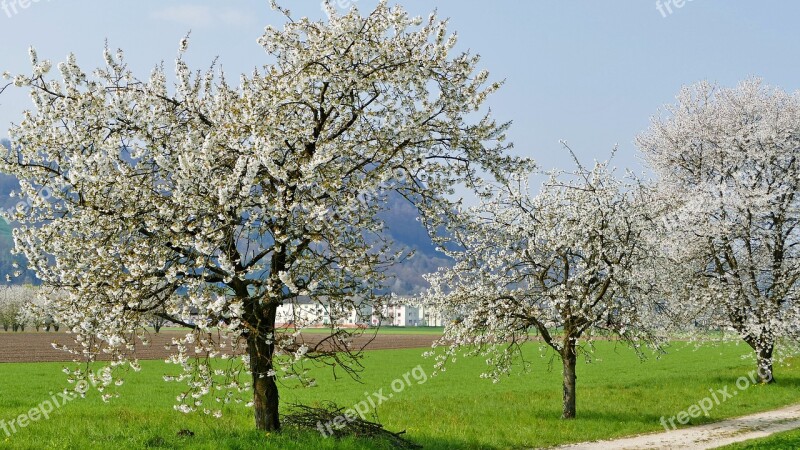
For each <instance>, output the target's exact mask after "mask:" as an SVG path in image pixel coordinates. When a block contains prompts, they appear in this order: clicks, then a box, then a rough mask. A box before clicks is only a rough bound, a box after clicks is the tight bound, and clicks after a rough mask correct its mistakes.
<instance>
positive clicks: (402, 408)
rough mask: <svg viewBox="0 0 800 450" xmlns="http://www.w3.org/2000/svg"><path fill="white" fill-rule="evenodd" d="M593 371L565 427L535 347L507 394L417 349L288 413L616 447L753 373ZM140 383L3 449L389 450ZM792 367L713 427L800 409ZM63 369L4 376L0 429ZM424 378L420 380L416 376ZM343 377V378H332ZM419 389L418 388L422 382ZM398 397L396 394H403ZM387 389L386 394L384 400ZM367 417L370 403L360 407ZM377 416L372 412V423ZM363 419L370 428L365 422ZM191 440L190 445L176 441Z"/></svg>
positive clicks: (432, 442) (294, 397) (291, 399)
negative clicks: (210, 410)
mask: <svg viewBox="0 0 800 450" xmlns="http://www.w3.org/2000/svg"><path fill="white" fill-rule="evenodd" d="M596 345H597V353H596V355H595V357H594V360H593V362H592V363H586V362H582V363H581V365H580V367H579V372H578V419H576V420H574V421H568V422H566V421H562V420H560V419H559V415H560V409H561V404H560V400H561V385H560V383H561V380H560V378H561V376H560V365H559V364H558V361H555V360H554V361H553V366H552V369H551V370H549V369H548V363H549V362H550V357H549V355H546V356H544V357H542V356H540V352H539V350H538V347H537V346H535V345H529V346H528V347H527V348H526V351H527V353H528V355H527V356H528V359H529V360H530V362H531V363H532V366H531V372H529V373H515V374H512V375H511V376H509V377H507V378H504V379H503V380H501V382H500V383H496V384H495V383H492V382H491V381H488V380H485V379H481V378H479V377H478V375H479V373H480V372H481V370H482V369H483V368H484V365H483V363H482V361H481V360H479V359H463V358H462V359H460V360H459V361H458V362H457V363H455V364H450V365H449V366H448V367H447V370H446V372H444V373H442V374H440V375H437V376H436V377H432V376H430V375H431V373H432V368H431V365H432V360H430V359H424V358H421V356H420V354H421V350H420V349H408V350H380V351H370V352H366V353H365V360H364V365H365V366H366V370H365V371H364V372H363V373H362V378H361V383H358V382H356V381H353V380H351V379H349V378H347V377H344V378H339V379H338V380H334V379H333V376H332V373H331V370H330V369H328V368H316V369H312V373H313V374H314V376H316V377H317V386H315V387H312V388H298V387H295V386H294V385H292V384H286V385H285V386H284V387H283V388H282V391H281V401H282V402H283V405H288V404H289V403H304V404H313V403H314V402H316V401H319V400H332V401H335V402H336V403H338V404H339V405H341V406H345V407H354V406H356V405H359V402H365V401H366V400H367V397H370V398H372V399H373V401H374V402H378V400H377V399H376V398H375V395H374V394H375V393H382V395H384V396H386V395H387V394H388V393H392V394H393V396H392V398H391V399H387V400H385V401H383V403H382V404H380V405H378V406H377V408H376V409H375V410H374V411H375V412H376V413H377V418H378V419H379V420H380V422H381V423H383V424H384V425H385V426H386V428H387V429H390V430H393V431H400V430H406V431H407V437H408V438H409V439H411V440H413V441H415V442H417V443H419V444H422V445H424V446H425V448H433V449H445V448H509V447H541V446H548V445H556V444H560V443H566V442H578V441H585V440H595V439H609V438H614V437H621V436H625V435H631V434H637V433H645V432H656V431H659V430H663V427H662V425H661V424H660V418H661V417H662V416H666V417H669V416H674V415H676V414H677V413H679V412H680V411H684V410H687V408H689V407H690V406H691V405H693V404H696V403H697V402H698V401H700V400H701V399H702V398H704V397H707V396H709V395H710V391H709V389H722V388H724V387H725V386H729V389H736V388H735V382H736V380H737V378H739V377H741V376H743V375H746V374H747V373H748V372H750V371H751V370H752V367H751V366H752V365H753V364H752V363H751V362H750V361H749V360H746V359H742V358H741V356H742V355H743V354H747V352H748V350H747V348H746V347H745V346H741V345H740V346H735V345H722V346H714V347H703V348H701V349H699V350H695V349H694V348H693V347H692V348H689V347H687V346H686V345H685V344H676V346H674V347H673V348H672V349H671V350H670V352H669V354H668V355H666V356H664V357H662V358H661V359H655V358H651V359H648V360H647V361H645V362H639V360H638V359H637V358H636V357H635V356H634V355H633V354H632V352H631V351H630V350H628V349H627V348H624V347H621V346H615V345H614V344H613V343H610V342H600V343H597V344H596ZM420 364H421V367H422V369H423V370H424V371H425V374H426V375H427V376H428V379H427V381H425V382H424V383H421V384H420V383H418V382H417V381H418V379H416V378H414V377H412V376H409V377H407V379H408V383H406V382H405V381H403V389H402V392H397V393H395V392H393V391H392V389H391V386H392V384H391V383H392V381H393V380H403V375H404V374H407V373H411V372H410V371H412V369H413V368H414V367H416V366H418V365H420ZM142 366H143V370H142V372H140V373H131V374H129V375H128V376H127V377H126V383H125V384H124V385H123V386H122V387H120V388H119V392H120V394H121V397H120V398H117V399H113V400H112V401H111V402H110V403H103V402H102V401H101V400H100V399H99V396H98V395H97V393H95V392H92V393H90V394H89V396H88V398H86V399H76V400H73V401H71V402H69V403H67V404H66V405H64V406H63V407H62V408H59V409H57V410H55V411H54V412H53V413H51V417H50V419H49V420H39V421H36V422H32V423H31V424H30V425H28V426H27V427H26V428H24V429H21V430H19V431H18V432H17V433H15V434H13V435H12V436H11V437H6V436H5V434H4V433H3V432H2V430H0V444H3V445H0V447H3V448H5V447H8V448H31V449H33V448H62V449H73V448H74V449H82V448H97V449H100V448H119V449H124V448H193V449H194V448H199V449H204V448H208V449H212V448H234V449H235V448H242V449H244V448H253V447H255V446H259V448H276V449H277V448H289V449H292V448H298V449H301V448H320V449H325V448H331V449H333V448H344V449H361V448H381V447H384V448H388V446H387V445H386V443H375V442H372V441H366V440H356V439H350V440H346V441H335V440H333V439H326V438H323V437H321V435H320V434H319V433H315V432H298V431H294V430H286V432H285V433H281V434H279V435H274V434H273V435H271V436H269V437H267V438H265V437H264V436H263V435H262V434H261V433H258V432H255V431H253V430H252V419H251V411H250V410H248V409H246V408H244V407H243V406H241V405H230V406H227V407H225V408H224V416H223V418H222V419H214V418H211V417H207V416H203V415H196V414H192V415H184V414H181V413H179V412H176V411H174V410H173V408H172V405H173V404H174V401H175V396H176V395H177V394H178V393H179V392H180V391H181V386H180V385H178V384H175V383H166V382H164V381H163V379H162V376H163V375H164V374H168V373H169V374H174V373H175V372H176V367H175V366H171V365H165V364H164V363H163V362H160V361H143V362H142ZM796 366H797V364H792V365H791V366H781V367H779V368H778V369H777V371H776V377H777V379H778V383H776V384H774V385H771V386H753V387H750V388H748V389H746V390H742V391H740V392H738V394H737V395H736V396H735V397H733V398H731V399H729V400H727V401H725V402H723V403H721V404H720V405H715V406H714V408H713V409H712V410H711V411H710V412H709V416H708V417H699V418H694V419H692V421H691V424H699V423H707V422H710V421H716V420H720V419H723V418H726V417H732V416H739V415H743V414H748V413H752V412H757V411H764V410H768V409H772V408H777V407H780V406H784V405H787V404H791V403H795V402H797V401H800V394H799V393H798V392H800V390H798V387H800V369H798V368H796ZM62 367H63V364H62V363H26V364H2V365H0V377H2V380H3V383H2V385H0V386H2V387H0V420H6V422H8V421H9V420H11V419H13V418H15V417H17V416H18V415H20V414H24V413H26V412H27V411H28V410H30V408H32V407H35V406H36V405H37V404H39V403H40V402H42V401H44V400H47V399H48V398H50V395H51V394H50V392H55V391H58V390H60V389H61V388H62V387H65V386H67V383H66V381H65V376H64V374H63V373H61V371H60V369H61V368H62ZM417 374H418V375H419V374H420V372H419V369H418V370H417ZM337 375H340V376H341V375H342V374H341V372H337ZM420 379H421V378H420ZM396 386H399V384H396ZM381 389H383V391H380V390H381ZM361 405H364V403H361ZM370 412H372V411H370ZM367 418H368V419H375V417H373V416H371V415H370V416H368V417H367ZM181 430H191V431H192V432H193V433H194V435H193V436H189V437H186V436H179V435H178V433H179V431H181Z"/></svg>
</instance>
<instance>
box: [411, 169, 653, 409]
mask: <svg viewBox="0 0 800 450" xmlns="http://www.w3.org/2000/svg"><path fill="white" fill-rule="evenodd" d="M510 186H511V187H495V188H493V189H490V192H489V193H488V196H487V198H486V199H485V200H484V201H483V202H482V203H481V204H480V205H479V206H476V207H473V208H470V209H468V210H466V211H463V213H462V214H461V216H460V220H459V221H458V222H457V223H456V224H454V225H451V232H452V234H453V240H454V242H453V243H451V245H450V246H445V248H446V249H448V250H447V252H448V254H449V255H450V256H451V257H452V258H453V259H454V260H455V265H454V266H453V267H452V268H446V269H440V271H439V272H437V273H435V274H431V275H429V277H428V280H429V281H430V283H431V288H430V290H429V291H428V292H427V293H426V295H424V296H423V297H422V298H421V301H422V302H423V303H425V304H428V305H430V306H432V307H435V308H437V309H439V310H440V311H441V312H442V313H443V314H444V315H445V316H446V317H453V318H454V320H453V321H452V322H451V323H449V324H447V325H446V327H445V332H444V336H443V337H442V338H441V339H440V340H439V341H438V342H437V343H436V344H435V346H441V347H444V351H441V352H438V351H436V350H434V351H432V352H430V353H431V354H436V355H437V360H438V361H437V367H439V368H442V367H443V365H444V364H445V362H446V361H447V360H448V359H449V358H454V357H455V356H456V355H457V354H458V353H459V352H460V351H461V349H462V348H464V349H465V350H464V351H465V354H466V355H481V356H484V357H486V362H487V364H488V365H489V370H488V371H487V372H486V373H484V374H483V376H484V377H488V378H492V379H493V380H494V381H497V380H498V379H499V377H500V376H501V375H503V374H506V373H508V372H510V370H511V369H512V365H513V363H514V362H515V361H516V360H519V359H520V358H522V359H523V360H524V357H523V356H524V353H525V351H526V349H530V347H523V346H522V345H521V344H523V343H525V342H528V341H530V340H531V333H534V334H537V335H538V337H539V338H540V339H541V340H542V341H543V342H544V343H545V344H546V345H547V346H549V347H550V348H552V350H554V351H555V353H556V354H557V355H558V357H559V358H560V359H561V361H562V363H563V388H564V397H563V400H564V403H563V416H562V417H563V418H565V419H570V418H574V417H575V414H576V405H575V403H576V363H577V358H578V355H579V352H580V351H581V350H588V349H589V348H588V347H586V346H585V345H586V344H587V343H588V342H590V341H591V339H592V338H593V335H594V334H595V333H596V332H598V331H601V332H603V333H611V335H616V336H619V337H620V338H621V339H623V340H625V341H628V342H630V343H631V344H632V346H633V348H634V349H636V350H637V352H639V353H640V354H642V355H643V353H642V352H641V351H642V350H643V347H642V345H643V344H646V343H650V344H654V345H655V346H658V345H659V344H660V342H661V338H660V337H659V336H657V335H656V333H655V332H654V331H653V330H654V329H655V328H654V327H652V326H651V324H652V323H655V322H654V320H655V319H656V318H657V317H658V311H657V308H656V307H655V306H653V304H651V302H650V300H651V296H650V294H651V292H652V288H653V286H652V285H651V281H650V280H651V279H650V277H649V276H647V274H648V263H649V262H651V255H652V252H651V249H650V248H649V246H648V242H649V239H647V238H646V237H645V232H646V229H647V223H648V217H649V213H648V208H647V206H648V205H647V202H645V201H643V199H644V198H646V197H643V195H644V192H645V191H644V190H642V189H640V188H639V186H637V185H636V184H628V183H627V182H625V181H623V180H620V179H618V178H615V177H614V175H613V170H611V169H610V168H609V167H608V165H607V163H598V164H596V165H595V166H594V168H592V169H585V168H583V167H579V169H578V170H576V171H575V172H574V173H571V174H565V173H553V174H551V177H550V179H549V181H548V182H546V183H545V184H544V185H543V186H542V190H541V192H540V193H539V194H538V195H536V196H535V197H532V196H531V195H530V194H529V192H528V188H527V187H526V185H525V182H518V183H515V184H513V185H510ZM452 244H455V245H452Z"/></svg>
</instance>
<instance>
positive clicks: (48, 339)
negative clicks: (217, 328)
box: [0, 331, 437, 363]
mask: <svg viewBox="0 0 800 450" xmlns="http://www.w3.org/2000/svg"><path fill="white" fill-rule="evenodd" d="M184 334H185V333H183V332H180V331H162V332H161V333H158V334H152V335H151V344H150V345H149V346H147V347H144V346H139V347H138V348H137V350H136V355H137V357H138V358H139V359H165V358H166V357H167V356H168V355H169V354H171V353H172V351H171V350H167V349H166V348H165V346H166V345H168V344H169V343H170V342H172V338H174V337H181V336H183V335H184ZM325 336H326V335H325V334H322V333H310V334H304V335H303V338H304V340H305V342H306V343H308V344H309V345H313V344H315V343H316V342H319V340H321V339H322V338H324V337H325ZM436 337H437V336H435V335H412V334H399V335H393V334H378V335H375V334H373V333H365V334H364V335H362V336H359V337H358V338H356V339H355V340H354V342H353V343H354V346H355V347H356V348H361V347H362V346H365V345H366V347H365V350H383V349H398V348H423V347H430V345H431V343H432V342H433V341H434V340H435V339H436ZM72 338H73V335H70V334H66V333H36V332H34V333H28V332H26V333H11V332H2V331H0V363H4V362H41V361H72V360H73V355H71V354H70V353H67V352H65V351H62V350H56V349H54V348H53V345H52V344H53V343H54V342H55V343H58V344H62V345H70V346H72V344H73V341H72ZM100 359H103V358H100Z"/></svg>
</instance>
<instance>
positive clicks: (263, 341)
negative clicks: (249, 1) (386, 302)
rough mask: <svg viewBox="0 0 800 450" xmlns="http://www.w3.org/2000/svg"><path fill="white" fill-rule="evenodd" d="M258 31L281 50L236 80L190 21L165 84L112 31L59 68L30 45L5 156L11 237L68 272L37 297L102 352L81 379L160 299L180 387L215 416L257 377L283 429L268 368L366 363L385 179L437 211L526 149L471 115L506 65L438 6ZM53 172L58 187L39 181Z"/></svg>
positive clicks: (261, 406) (91, 349) (52, 273)
mask: <svg viewBox="0 0 800 450" xmlns="http://www.w3.org/2000/svg"><path fill="white" fill-rule="evenodd" d="M284 12H285V13H286V15H287V16H289V13H288V11H285V10H284ZM258 42H259V44H260V45H261V46H263V48H264V49H265V50H266V52H267V53H268V55H269V57H270V61H274V62H271V63H269V64H268V65H265V66H264V67H263V68H262V69H261V70H259V71H256V72H254V73H253V74H252V75H243V76H242V77H241V79H240V83H239V86H236V87H235V86H233V85H231V84H229V82H228V81H227V80H226V79H225V77H224V75H223V74H222V73H221V72H220V73H215V70H214V68H213V67H212V69H210V70H208V71H205V72H192V71H190V69H189V67H188V66H187V64H186V63H185V62H184V60H183V57H182V55H183V52H185V51H186V49H187V45H188V40H184V41H182V42H181V48H180V52H181V56H179V57H178V59H177V61H176V70H175V76H176V83H175V86H174V88H171V87H170V86H169V83H168V81H167V78H168V77H167V74H166V72H165V70H164V68H163V67H156V68H155V69H154V70H153V71H152V74H151V76H150V77H149V79H147V80H140V79H137V78H136V77H135V76H134V75H133V74H132V73H131V71H130V70H129V69H128V68H127V66H126V65H125V63H124V58H123V55H122V52H121V51H118V52H116V53H114V52H111V51H109V50H106V52H105V59H106V66H105V67H102V68H99V69H97V70H95V71H94V72H93V73H92V74H87V73H86V72H84V70H82V69H81V68H80V67H79V65H78V64H77V62H76V59H75V57H74V56H69V57H68V58H67V60H66V61H65V62H63V63H61V64H59V65H58V72H59V73H60V77H52V76H51V75H50V71H51V64H50V62H49V61H46V60H39V59H38V57H37V54H36V52H35V51H33V50H31V60H32V64H33V72H32V74H28V75H19V76H17V77H16V78H15V79H14V83H15V84H16V85H17V86H22V87H28V88H29V89H30V94H31V98H32V99H33V103H34V109H33V110H32V111H28V112H26V113H25V117H24V118H23V120H22V121H21V122H20V123H19V124H18V125H15V126H14V127H13V128H12V129H11V132H10V136H11V138H12V149H13V150H12V151H11V152H10V153H9V154H8V155H7V156H6V157H5V158H4V159H3V162H2V164H1V166H2V167H0V168H2V170H3V171H6V172H8V173H12V174H14V175H16V176H17V177H18V178H19V179H20V184H21V195H23V196H26V197H28V198H31V199H33V201H32V205H31V207H30V209H29V210H28V211H25V212H24V214H23V212H19V213H18V214H16V215H15V217H14V220H17V221H19V222H20V223H21V224H23V226H22V227H20V228H19V229H17V230H15V242H16V248H17V249H18V251H20V252H22V253H23V254H24V255H25V256H26V258H27V260H28V261H29V262H30V266H31V267H32V268H34V269H35V270H36V273H37V275H38V276H39V278H41V280H42V281H43V282H44V284H45V285H46V286H47V287H51V288H57V289H59V290H60V292H62V293H64V295H63V296H61V297H57V298H56V300H53V301H52V302H51V304H50V305H48V308H49V311H51V312H52V313H53V314H54V315H55V316H56V320H58V321H59V322H60V323H62V324H64V325H65V326H66V327H67V328H68V329H70V330H71V331H72V332H73V333H75V334H76V340H77V342H78V343H79V346H77V349H78V350H77V351H79V353H80V354H81V355H82V356H83V357H85V358H88V359H89V360H92V359H94V357H95V356H96V355H97V354H98V353H99V352H107V353H109V354H111V355H112V356H113V358H112V362H111V363H110V365H109V366H108V367H107V370H104V371H101V372H100V373H101V376H99V377H98V378H99V379H97V380H92V381H94V382H95V383H96V384H97V385H98V386H99V388H100V389H105V388H106V387H108V386H109V384H110V383H114V382H115V381H117V382H119V380H118V379H117V376H116V375H115V374H116V373H117V370H116V369H121V368H122V367H125V365H127V364H129V365H131V366H133V368H134V369H137V368H138V365H137V364H136V360H135V355H134V354H133V352H134V351H135V348H136V346H137V345H141V344H140V341H139V340H138V339H143V340H144V341H146V340H147V335H146V331H145V325H146V324H147V319H148V317H150V315H151V314H157V315H159V316H161V317H163V318H165V319H166V320H169V321H170V322H173V323H176V324H183V325H186V326H189V327H191V328H192V331H191V332H190V333H188V334H187V335H186V336H185V337H184V338H183V339H180V340H175V341H174V347H175V348H176V353H175V354H174V356H173V357H172V359H171V360H172V362H174V363H177V364H179V365H180V366H181V367H182V368H183V370H182V372H181V375H179V376H177V377H176V379H177V380H180V381H185V382H186V383H187V385H188V390H187V391H186V392H185V393H184V395H183V396H182V398H181V399H180V400H181V402H180V404H179V405H176V407H178V408H179V409H180V410H183V411H192V410H200V411H203V412H205V413H207V414H214V415H219V414H220V412H219V410H215V408H214V406H213V405H214V404H215V402H214V399H216V400H217V401H222V402H227V401H229V400H231V399H234V400H238V399H240V396H239V393H240V392H249V390H250V389H252V391H253V401H252V403H253V405H254V410H255V423H256V426H257V427H258V428H259V429H263V430H277V429H279V427H280V422H279V415H278V386H277V384H276V378H277V377H279V376H283V375H290V374H292V373H300V374H301V375H302V370H297V371H295V370H294V369H296V368H297V366H296V364H295V363H296V362H298V361H300V362H303V361H308V360H311V361H313V362H318V361H319V362H323V361H327V362H329V363H331V364H334V365H335V367H336V368H345V370H348V369H349V370H353V369H354V368H356V367H357V366H354V365H353V360H352V359H349V358H348V356H356V353H357V352H356V351H354V349H353V346H352V339H351V331H349V330H347V329H344V328H340V327H339V320H338V319H340V318H341V317H344V316H346V315H349V314H351V313H352V312H353V311H356V312H359V311H364V310H365V309H366V308H365V307H366V306H369V305H372V304H374V303H379V302H380V300H381V296H380V295H378V294H376V293H375V292H376V291H375V289H376V288H378V287H380V286H382V284H381V281H382V278H383V276H382V275H383V270H384V269H385V268H386V267H387V266H388V265H389V264H392V263H394V262H395V261H396V260H397V259H398V258H400V257H402V256H403V255H401V254H397V253H387V252H384V251H383V250H384V248H385V247H386V245H388V243H387V242H384V241H383V240H382V238H381V236H382V235H381V234H380V232H381V230H382V228H383V224H382V223H381V222H380V221H379V220H378V219H377V218H376V213H377V212H378V211H379V210H380V209H381V207H382V205H383V203H384V200H385V197H386V195H388V193H389V192H391V191H394V192H399V193H400V194H402V195H403V196H405V197H406V198H407V199H409V200H410V201H412V202H413V203H414V204H415V205H417V207H418V208H419V210H420V211H421V212H422V213H423V215H424V216H425V217H429V218H430V219H431V220H432V221H434V222H433V223H435V221H436V220H439V219H438V217H439V216H438V213H437V211H449V210H450V209H451V208H450V206H448V202H447V200H445V198H444V196H443V195H442V194H444V193H447V192H449V191H450V190H451V189H452V188H453V187H454V186H455V185H462V186H467V187H469V186H473V185H474V184H475V183H476V182H478V181H479V179H480V176H481V174H484V175H485V174H490V175H494V176H498V177H502V176H503V173H505V171H506V170H507V169H508V168H510V167H513V166H516V165H519V164H521V165H522V166H524V165H525V163H524V161H518V160H516V159H515V158H511V157H508V156H506V150H507V148H508V147H509V145H508V144H505V143H504V130H505V128H506V124H498V123H496V122H495V121H494V120H493V119H492V118H491V117H490V116H489V114H488V113H485V114H483V115H479V116H476V115H475V113H476V112H477V111H480V110H481V109H482V108H481V107H482V105H483V104H484V101H485V99H486V98H487V96H488V95H489V94H490V93H491V92H492V91H494V90H495V89H497V88H498V86H499V85H498V84H497V83H487V77H488V75H487V73H486V72H478V71H476V65H477V64H478V57H477V56H473V55H470V54H467V53H459V54H456V53H455V52H454V51H453V47H454V45H455V43H456V40H455V37H454V36H450V35H448V34H447V31H446V22H443V21H440V20H439V19H437V17H436V16H435V15H431V16H430V17H429V18H428V19H427V20H422V19H419V18H413V17H410V16H409V15H408V14H407V13H406V12H405V11H404V10H403V9H402V8H400V7H389V6H388V5H387V3H386V2H381V3H380V4H379V5H378V6H377V8H376V9H375V10H374V11H373V12H372V13H370V14H368V15H366V16H364V15H361V14H360V13H359V12H358V11H357V10H356V9H355V8H354V9H353V10H351V11H350V12H349V13H346V14H338V13H337V12H336V11H335V10H334V9H333V8H328V19H327V20H326V21H319V22H315V21H311V20H308V19H305V18H302V19H299V20H288V21H287V24H286V25H285V26H284V28H283V29H282V30H278V29H275V28H273V27H267V28H266V31H265V33H264V35H263V36H262V37H261V38H260V39H259V40H258ZM473 119H474V120H473ZM43 187H47V188H48V189H49V190H50V191H51V192H52V193H53V195H52V197H50V198H49V200H44V199H42V197H41V196H37V195H34V194H35V193H36V191H37V190H39V189H42V188H43ZM301 302H304V303H308V302H311V303H312V304H315V305H318V306H319V307H321V308H325V309H327V311H328V313H329V316H330V318H331V319H330V323H329V325H328V326H329V328H330V331H331V334H330V336H328V337H327V338H325V339H323V341H322V342H321V343H318V344H315V345H311V344H309V343H306V342H303V341H302V335H300V334H299V329H300V328H302V327H303V326H307V325H309V324H315V323H318V320H317V319H314V318H309V317H307V316H305V315H302V314H298V315H297V317H296V319H297V320H296V321H294V322H293V326H294V327H295V330H297V331H295V332H293V333H289V332H287V333H282V332H277V331H278V330H276V314H277V311H278V308H279V307H280V306H281V305H292V304H294V305H295V306H297V309H295V311H299V310H300V309H301V308H302V305H300V304H299V303H301ZM315 309H316V307H315ZM367 311H368V312H367V314H370V313H371V309H367ZM293 331H294V330H293ZM242 343H244V344H242ZM242 345H245V346H246V353H245V355H244V356H243V357H242V358H241V359H240V360H238V359H236V358H232V356H233V355H236V354H237V353H241V352H242V351H245V349H244V348H241V347H242ZM356 350H357V349H356ZM194 354H198V355H199V356H200V357H197V358H193V357H192V356H193V355H194ZM281 355H283V356H281ZM206 356H210V357H212V358H207V357H206ZM213 357H222V358H231V359H230V361H231V364H229V365H226V366H225V368H221V367H220V366H219V365H215V366H214V367H212V363H211V361H212V359H213ZM235 361H240V363H238V364H235V363H234V362H235ZM96 373H97V372H96V371H95V372H91V371H88V370H86V369H81V368H78V369H76V370H75V371H74V373H73V374H72V375H73V376H75V377H97V375H95V374H96ZM245 373H250V374H251V377H250V378H248V377H243V376H242V377H240V376H239V375H242V374H245ZM109 395H110V394H108V393H105V394H104V397H108V396H109Z"/></svg>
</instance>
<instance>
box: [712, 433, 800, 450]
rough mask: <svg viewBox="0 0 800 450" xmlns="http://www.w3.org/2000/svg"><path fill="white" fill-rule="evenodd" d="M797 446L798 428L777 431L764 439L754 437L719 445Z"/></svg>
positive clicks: (739, 448) (750, 448) (735, 449)
mask: <svg viewBox="0 0 800 450" xmlns="http://www.w3.org/2000/svg"><path fill="white" fill-rule="evenodd" d="M798 448H800V430H794V431H787V432H785V433H777V434H774V435H772V436H770V437H768V438H764V439H754V440H751V441H745V442H742V443H739V444H733V445H728V446H725V447H720V450H797V449H798Z"/></svg>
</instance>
